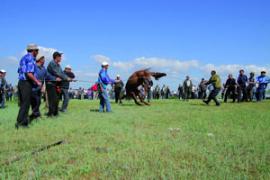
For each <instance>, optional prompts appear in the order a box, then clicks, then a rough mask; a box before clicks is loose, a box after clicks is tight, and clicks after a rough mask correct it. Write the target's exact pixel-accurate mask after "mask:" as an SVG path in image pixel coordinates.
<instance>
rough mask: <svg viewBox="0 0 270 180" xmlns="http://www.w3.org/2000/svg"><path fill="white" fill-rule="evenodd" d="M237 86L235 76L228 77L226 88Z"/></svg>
mask: <svg viewBox="0 0 270 180" xmlns="http://www.w3.org/2000/svg"><path fill="white" fill-rule="evenodd" d="M235 86H236V81H235V79H234V78H231V79H230V78H228V79H227V81H226V84H225V88H234V87H235Z"/></svg>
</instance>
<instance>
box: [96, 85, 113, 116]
mask: <svg viewBox="0 0 270 180" xmlns="http://www.w3.org/2000/svg"><path fill="white" fill-rule="evenodd" d="M98 96H99V99H100V105H99V112H105V106H106V111H107V112H111V104H110V99H109V96H108V93H107V91H106V90H103V91H102V92H99V94H98Z"/></svg>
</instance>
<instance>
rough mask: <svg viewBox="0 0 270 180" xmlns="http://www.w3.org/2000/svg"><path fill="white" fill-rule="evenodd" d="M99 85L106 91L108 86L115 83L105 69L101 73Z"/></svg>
mask: <svg viewBox="0 0 270 180" xmlns="http://www.w3.org/2000/svg"><path fill="white" fill-rule="evenodd" d="M98 83H99V84H100V85H101V86H102V88H103V89H106V88H107V85H108V84H112V83H114V80H113V79H111V78H110V77H109V75H108V73H107V70H106V69H105V68H102V69H101V70H100V71H99V74H98Z"/></svg>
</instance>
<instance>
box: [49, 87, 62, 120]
mask: <svg viewBox="0 0 270 180" xmlns="http://www.w3.org/2000/svg"><path fill="white" fill-rule="evenodd" d="M46 88H47V94H48V103H49V112H48V114H47V115H48V116H57V115H58V105H59V95H58V93H57V91H56V87H55V85H54V84H50V83H48V84H46Z"/></svg>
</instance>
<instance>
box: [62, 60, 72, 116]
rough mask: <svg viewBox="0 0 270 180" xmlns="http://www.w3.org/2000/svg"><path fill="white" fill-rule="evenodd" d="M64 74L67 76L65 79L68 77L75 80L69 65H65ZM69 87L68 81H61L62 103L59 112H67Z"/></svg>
mask: <svg viewBox="0 0 270 180" xmlns="http://www.w3.org/2000/svg"><path fill="white" fill-rule="evenodd" d="M64 73H65V74H66V75H67V77H69V78H70V79H71V80H73V79H74V78H75V75H74V73H73V72H72V68H71V66H70V65H67V66H66V67H65V70H64ZM69 85H70V81H63V82H62V88H61V91H62V95H63V98H64V99H63V103H62V108H61V109H60V111H61V112H66V111H67V107H68V102H69V94H68V90H69Z"/></svg>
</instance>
